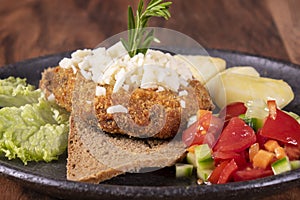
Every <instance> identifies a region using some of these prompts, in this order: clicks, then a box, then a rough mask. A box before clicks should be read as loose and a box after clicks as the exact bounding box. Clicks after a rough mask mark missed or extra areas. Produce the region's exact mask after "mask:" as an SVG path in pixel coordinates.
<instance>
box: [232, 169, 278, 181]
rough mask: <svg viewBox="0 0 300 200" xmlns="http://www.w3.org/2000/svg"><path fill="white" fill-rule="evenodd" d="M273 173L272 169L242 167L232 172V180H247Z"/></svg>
mask: <svg viewBox="0 0 300 200" xmlns="http://www.w3.org/2000/svg"><path fill="white" fill-rule="evenodd" d="M271 175H273V172H272V170H270V169H267V170H264V169H244V170H238V171H236V172H235V173H234V174H233V180H234V181H248V180H253V179H257V178H263V177H266V176H271Z"/></svg>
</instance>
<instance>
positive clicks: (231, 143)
mask: <svg viewBox="0 0 300 200" xmlns="http://www.w3.org/2000/svg"><path fill="white" fill-rule="evenodd" d="M255 142H256V135H255V132H254V130H253V129H252V128H251V127H250V126H248V125H247V124H246V123H245V122H244V121H243V120H242V119H240V118H238V117H233V118H231V119H230V121H229V123H228V125H227V126H226V127H225V129H224V130H223V131H222V133H221V135H220V138H219V139H218V141H217V143H216V145H215V146H214V148H213V150H214V151H221V152H226V151H229V152H241V151H243V150H245V149H247V148H248V147H250V146H251V145H252V144H253V143H255Z"/></svg>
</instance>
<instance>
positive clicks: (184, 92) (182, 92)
mask: <svg viewBox="0 0 300 200" xmlns="http://www.w3.org/2000/svg"><path fill="white" fill-rule="evenodd" d="M187 95H188V92H187V91H186V90H182V91H179V93H178V96H180V97H181V96H187Z"/></svg>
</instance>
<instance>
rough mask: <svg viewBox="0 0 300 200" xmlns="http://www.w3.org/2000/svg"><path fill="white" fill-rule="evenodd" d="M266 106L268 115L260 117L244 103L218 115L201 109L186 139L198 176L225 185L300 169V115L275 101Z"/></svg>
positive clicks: (189, 161)
mask: <svg viewBox="0 0 300 200" xmlns="http://www.w3.org/2000/svg"><path fill="white" fill-rule="evenodd" d="M265 105H266V107H265V110H266V111H267V112H266V115H261V116H260V117H257V115H252V114H251V113H254V112H252V111H251V110H249V109H252V107H247V105H246V104H245V103H242V102H235V103H231V104H229V105H227V106H226V107H225V108H223V109H222V110H221V111H220V112H219V114H218V115H215V114H213V113H212V112H211V111H205V110H199V111H198V113H197V120H196V121H195V122H194V123H193V124H192V125H190V126H189V127H188V128H187V129H186V130H185V131H184V132H183V134H182V140H183V142H184V143H185V145H186V146H187V152H188V153H187V159H186V160H187V162H188V164H187V165H188V166H189V167H190V166H191V165H192V166H194V168H195V169H196V170H197V176H198V178H199V179H202V180H203V182H208V183H211V184H223V183H228V182H233V181H246V180H252V179H257V178H262V177H266V176H271V175H276V174H280V173H284V172H287V171H290V170H292V169H297V168H300V123H299V116H298V119H297V117H295V116H297V115H296V114H294V113H293V114H290V113H287V112H285V111H283V110H280V109H279V108H277V106H276V102H275V101H274V100H269V101H268V102H267V103H266V104H265ZM262 113H263V112H262ZM201 149H202V152H201ZM203 149H206V151H203ZM207 149H209V150H207ZM203 152H204V153H203ZM202 154H203V155H202ZM203 156H204V157H205V159H203V158H202V157H203ZM208 166H209V167H208Z"/></svg>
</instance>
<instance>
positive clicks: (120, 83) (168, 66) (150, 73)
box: [59, 42, 193, 93]
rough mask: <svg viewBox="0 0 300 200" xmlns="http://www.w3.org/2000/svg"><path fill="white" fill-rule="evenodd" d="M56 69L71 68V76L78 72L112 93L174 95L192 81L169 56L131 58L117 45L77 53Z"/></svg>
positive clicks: (185, 67) (186, 69)
mask: <svg viewBox="0 0 300 200" xmlns="http://www.w3.org/2000/svg"><path fill="white" fill-rule="evenodd" d="M59 65H60V66H61V67H62V68H72V69H73V71H74V73H76V72H77V70H79V71H80V73H81V74H82V75H83V76H84V77H85V78H86V79H88V80H93V81H94V82H96V83H100V84H110V85H114V89H113V92H117V91H118V90H119V89H120V88H123V89H125V90H127V89H128V88H129V86H131V85H134V87H140V88H145V89H146V88H158V89H159V87H164V88H167V89H170V90H172V91H175V92H178V90H179V87H180V85H183V86H187V85H188V81H189V80H191V79H192V78H193V75H192V72H191V71H190V68H189V66H188V65H187V63H186V62H184V61H182V60H180V59H176V58H175V57H174V56H172V55H170V54H169V53H163V52H161V51H156V50H151V49H149V50H148V51H147V53H146V55H144V54H141V53H139V54H137V55H135V56H134V57H132V58H131V57H130V56H129V55H128V53H127V52H126V50H125V48H124V47H123V46H122V44H121V42H118V43H117V44H115V45H114V46H112V47H110V48H109V49H107V50H106V49H105V48H97V49H94V50H89V49H84V50H77V51H76V52H74V53H72V55H71V58H64V59H62V60H61V62H60V63H59ZM96 91H97V89H96ZM159 91H161V89H159ZM98 92H99V91H98ZM100 93H101V92H100Z"/></svg>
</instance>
